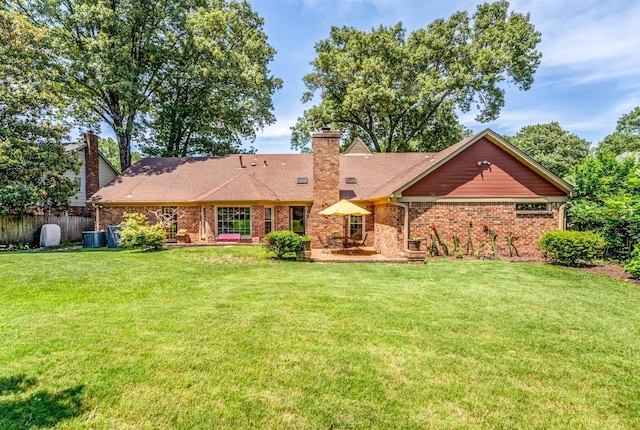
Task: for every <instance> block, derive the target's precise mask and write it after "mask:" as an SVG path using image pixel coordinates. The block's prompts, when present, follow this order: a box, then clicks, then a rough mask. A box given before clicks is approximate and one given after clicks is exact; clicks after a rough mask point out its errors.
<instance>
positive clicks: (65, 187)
mask: <svg viewBox="0 0 640 430" xmlns="http://www.w3.org/2000/svg"><path fill="white" fill-rule="evenodd" d="M47 40H48V39H47V33H46V31H45V30H43V29H38V28H36V27H35V26H33V25H32V24H31V23H29V22H28V20H27V19H26V18H25V17H24V16H22V15H21V14H19V13H16V12H12V11H7V10H5V9H4V8H1V7H0V214H3V215H4V214H25V213H32V212H36V211H42V210H47V209H55V210H64V209H66V208H68V207H69V204H70V200H69V199H70V197H71V196H73V195H74V194H75V193H76V192H77V187H76V184H75V183H74V182H73V181H72V180H71V179H69V178H68V177H67V176H65V172H67V171H75V172H77V171H78V167H79V162H78V159H77V157H73V156H70V155H68V154H65V152H64V149H63V147H62V145H61V144H60V139H61V138H62V137H63V136H64V135H65V134H66V131H67V128H66V126H65V124H63V123H62V122H59V121H55V120H54V118H55V116H56V115H55V114H56V106H58V105H59V104H61V103H62V100H61V98H60V95H59V92H58V91H57V87H56V86H55V75H56V74H57V70H56V68H55V66H54V65H53V64H52V57H51V55H50V49H49V46H48V45H47Z"/></svg>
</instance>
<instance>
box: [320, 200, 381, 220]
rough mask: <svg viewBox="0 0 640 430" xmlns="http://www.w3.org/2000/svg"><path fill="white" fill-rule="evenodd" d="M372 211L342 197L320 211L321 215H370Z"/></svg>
mask: <svg viewBox="0 0 640 430" xmlns="http://www.w3.org/2000/svg"><path fill="white" fill-rule="evenodd" d="M370 214H371V212H369V211H368V210H366V209H365V208H361V207H360V206H358V205H356V204H354V203H351V202H350V201H349V200H345V199H342V200H340V201H339V202H337V203H334V204H332V205H331V206H329V207H328V208H326V209H323V210H321V211H320V215H340V216H345V215H356V216H362V215H370Z"/></svg>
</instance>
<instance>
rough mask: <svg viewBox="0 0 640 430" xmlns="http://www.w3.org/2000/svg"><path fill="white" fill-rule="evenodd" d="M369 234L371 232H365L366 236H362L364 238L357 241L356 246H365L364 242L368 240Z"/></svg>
mask: <svg viewBox="0 0 640 430" xmlns="http://www.w3.org/2000/svg"><path fill="white" fill-rule="evenodd" d="M368 234H369V233H365V234H364V237H363V238H362V240H361V241H360V242H357V243H356V246H364V244H365V243H366V242H367V235H368Z"/></svg>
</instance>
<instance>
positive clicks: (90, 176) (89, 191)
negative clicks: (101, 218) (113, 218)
mask: <svg viewBox="0 0 640 430" xmlns="http://www.w3.org/2000/svg"><path fill="white" fill-rule="evenodd" d="M64 149H65V152H67V153H75V154H77V155H78V159H79V160H80V171H79V173H78V174H77V175H76V174H75V173H74V172H67V173H65V176H68V177H69V178H71V179H74V180H76V181H77V182H78V186H79V188H78V193H77V194H76V195H75V196H73V197H72V198H71V207H70V208H69V211H68V212H69V215H75V216H87V217H91V216H93V215H94V214H93V205H92V204H91V203H88V202H87V199H88V198H89V197H91V196H92V195H93V194H95V193H96V192H97V191H98V190H99V189H100V188H102V187H104V186H105V185H107V184H108V183H109V182H111V181H113V180H114V179H115V178H116V176H118V171H117V170H116V169H115V167H113V166H112V165H111V163H110V162H109V160H107V158H106V157H105V156H104V155H102V153H101V152H100V151H99V149H98V136H97V135H96V134H94V133H92V132H90V131H89V132H87V133H85V134H84V136H83V137H82V141H81V142H73V143H65V144H64Z"/></svg>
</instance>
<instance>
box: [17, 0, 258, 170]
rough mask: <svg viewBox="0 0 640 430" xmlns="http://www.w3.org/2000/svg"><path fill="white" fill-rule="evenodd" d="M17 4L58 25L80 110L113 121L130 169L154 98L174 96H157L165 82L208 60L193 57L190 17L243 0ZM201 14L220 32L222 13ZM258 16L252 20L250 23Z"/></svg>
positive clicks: (62, 60)
mask: <svg viewBox="0 0 640 430" xmlns="http://www.w3.org/2000/svg"><path fill="white" fill-rule="evenodd" d="M243 3H246V2H243ZM12 4H13V5H14V7H17V8H19V9H21V10H23V11H25V13H26V14H28V15H29V16H30V18H31V19H32V21H33V22H35V23H37V24H39V25H43V26H46V27H48V28H51V34H52V35H53V37H54V40H55V48H56V53H57V54H58V55H59V64H60V66H61V69H62V70H63V72H64V74H63V76H62V79H61V82H62V83H63V84H64V87H63V88H64V90H65V92H66V93H67V94H69V95H70V96H73V97H75V98H76V99H77V103H76V104H75V106H76V107H77V109H76V115H77V116H78V117H84V118H85V119H86V120H87V121H89V122H91V121H93V122H94V123H95V122H98V121H99V120H103V121H105V122H106V123H107V124H109V126H110V127H111V128H112V129H113V131H114V132H115V134H116V138H117V141H118V147H119V151H120V164H121V166H122V168H123V169H126V168H127V167H129V166H130V164H131V141H132V138H133V137H134V136H135V135H136V134H137V133H139V132H140V131H141V125H142V117H143V116H144V115H145V114H147V113H148V112H149V111H150V109H151V106H152V105H153V103H154V102H156V101H159V102H166V100H163V99H164V98H159V97H157V96H158V94H159V91H160V89H161V88H166V86H167V85H170V83H171V82H175V81H176V80H177V79H178V78H177V77H178V76H182V75H183V74H185V73H187V72H189V71H190V70H191V69H197V68H201V67H203V65H204V64H203V63H202V62H199V63H193V61H192V60H193V58H191V57H190V56H189V55H187V54H188V53H185V52H183V50H184V49H187V48H189V44H188V43H185V40H188V39H189V38H190V37H195V36H197V35H195V36H194V35H192V34H190V32H191V31H192V29H193V27H192V26H190V24H189V22H190V21H191V20H193V19H194V18H193V17H194V16H199V15H202V14H204V15H207V13H208V14H210V16H211V17H217V16H223V17H226V16H227V14H228V13H229V10H231V8H230V6H229V5H231V4H233V5H236V2H235V1H233V0H231V1H226V0H12ZM245 7H246V8H248V6H246V4H245ZM205 11H206V12H205ZM199 22H200V23H201V28H199V30H200V31H203V32H204V31H210V32H211V33H212V34H213V33H215V31H216V28H215V19H211V20H207V19H202V20H201V21H199ZM254 24H256V22H251V23H248V24H247V28H246V29H245V30H247V32H248V30H249V27H250V26H251V25H254ZM248 33H249V32H248ZM232 42H234V41H228V43H229V44H231V43H232ZM245 42H246V43H252V42H254V43H260V41H259V40H256V41H253V40H251V39H248V40H246V41H245ZM263 42H264V41H263ZM160 110H161V109H160ZM86 112H92V115H91V117H89V118H87V115H86ZM208 119H211V118H210V117H208V118H201V120H202V121H206V120H208Z"/></svg>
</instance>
